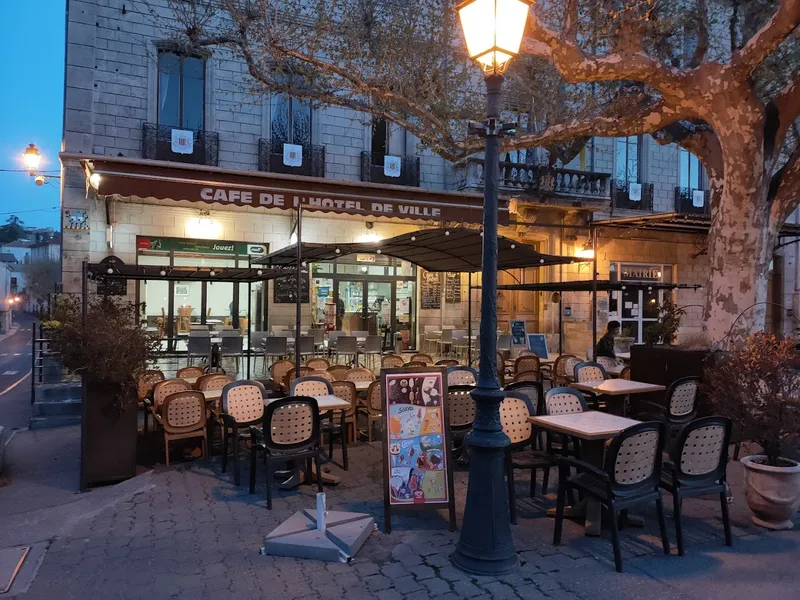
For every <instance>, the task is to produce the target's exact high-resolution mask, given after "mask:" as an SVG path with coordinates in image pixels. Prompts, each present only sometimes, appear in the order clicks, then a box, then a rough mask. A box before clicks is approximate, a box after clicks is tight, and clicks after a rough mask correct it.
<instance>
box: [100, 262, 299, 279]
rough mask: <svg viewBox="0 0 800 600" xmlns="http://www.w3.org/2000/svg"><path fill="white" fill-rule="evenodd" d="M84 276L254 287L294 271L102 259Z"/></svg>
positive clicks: (291, 273)
mask: <svg viewBox="0 0 800 600" xmlns="http://www.w3.org/2000/svg"><path fill="white" fill-rule="evenodd" d="M86 270H87V276H88V277H89V279H91V280H94V281H104V280H120V279H122V280H132V281H143V280H148V281H181V282H185V281H210V282H234V283H236V282H238V283H257V282H259V281H268V280H270V279H277V278H278V277H287V276H289V275H294V273H295V269H294V268H291V269H285V268H284V269H281V268H275V269H269V268H267V267H264V268H250V269H245V268H233V267H167V266H164V267H162V266H158V265H126V264H123V263H121V262H116V261H108V259H104V260H103V261H101V262H99V263H90V264H88V265H87V266H86Z"/></svg>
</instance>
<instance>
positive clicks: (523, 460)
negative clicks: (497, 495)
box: [500, 391, 556, 525]
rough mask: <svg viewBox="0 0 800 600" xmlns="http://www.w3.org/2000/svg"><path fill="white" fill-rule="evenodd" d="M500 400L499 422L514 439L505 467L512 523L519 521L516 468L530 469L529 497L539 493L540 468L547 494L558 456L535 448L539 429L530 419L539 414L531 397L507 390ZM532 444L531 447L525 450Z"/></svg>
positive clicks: (543, 487)
mask: <svg viewBox="0 0 800 600" xmlns="http://www.w3.org/2000/svg"><path fill="white" fill-rule="evenodd" d="M504 394H505V398H504V399H503V401H502V402H501V403H500V423H501V424H502V426H503V433H505V434H506V435H507V436H508V438H509V439H510V440H511V445H510V446H506V451H505V468H506V482H507V484H508V508H509V517H510V519H511V523H513V524H515V525H516V523H517V494H516V490H515V488H514V471H515V470H517V469H522V470H525V471H530V472H531V484H530V496H531V498H533V497H534V496H535V495H536V473H537V471H539V470H540V469H541V470H542V471H543V472H544V474H543V475H542V493H543V494H546V493H547V485H548V482H549V479H550V468H551V467H554V466H555V464H556V461H555V458H554V457H553V455H551V454H550V453H548V452H544V451H541V450H535V449H534V440H535V439H536V429H535V428H534V427H533V424H532V423H531V422H530V421H528V418H530V417H532V416H535V415H536V407H535V405H534V404H532V403H531V401H530V399H529V398H528V396H526V395H525V394H524V393H522V392H521V391H510V392H509V391H506V392H504ZM529 446H530V450H526V448H527V447H529Z"/></svg>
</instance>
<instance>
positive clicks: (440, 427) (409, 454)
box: [383, 368, 451, 505]
mask: <svg viewBox="0 0 800 600" xmlns="http://www.w3.org/2000/svg"><path fill="white" fill-rule="evenodd" d="M390 371H392V372H390ZM383 378H384V379H383V382H384V385H383V389H384V390H385V393H384V397H385V398H384V402H385V405H386V410H385V412H384V414H385V415H386V421H387V423H386V424H387V426H386V428H385V430H386V438H387V439H386V448H387V457H386V460H387V466H388V468H387V469H386V470H387V474H388V479H389V481H388V485H387V488H388V503H389V504H390V505H419V504H449V503H450V500H451V493H450V490H449V486H448V476H449V472H448V465H447V453H446V449H447V444H446V435H447V432H446V423H445V412H444V411H445V406H444V402H445V396H446V394H447V383H446V382H447V380H446V378H445V371H444V370H443V369H439V368H436V369H434V368H426V369H422V368H420V369H387V370H385V371H384V373H383Z"/></svg>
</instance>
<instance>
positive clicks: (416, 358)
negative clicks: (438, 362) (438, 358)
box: [408, 352, 433, 367]
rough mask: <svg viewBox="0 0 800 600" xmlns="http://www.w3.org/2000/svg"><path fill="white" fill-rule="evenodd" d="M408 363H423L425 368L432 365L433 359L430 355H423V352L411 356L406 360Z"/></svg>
mask: <svg viewBox="0 0 800 600" xmlns="http://www.w3.org/2000/svg"><path fill="white" fill-rule="evenodd" d="M408 362H422V363H425V366H426V367H427V366H428V365H432V364H433V357H432V356H431V355H430V354H425V353H423V352H417V353H416V354H412V355H411V358H409V359H408Z"/></svg>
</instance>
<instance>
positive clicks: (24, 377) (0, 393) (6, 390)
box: [0, 371, 31, 396]
mask: <svg viewBox="0 0 800 600" xmlns="http://www.w3.org/2000/svg"><path fill="white" fill-rule="evenodd" d="M30 374H31V371H28V372H27V373H25V375H23V376H22V377H20V378H19V379H17V381H15V382H14V383H12V384H11V385H10V386H8V387H7V388H6V389H4V390H3V391H2V392H0V396H4V395H5V394H7V393H8V392H10V391H11V390H13V389H14V388H15V387H17V386H18V385H19V384H20V383H22V382H23V381H25V380H26V379H27V378H28V376H29V375H30Z"/></svg>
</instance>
